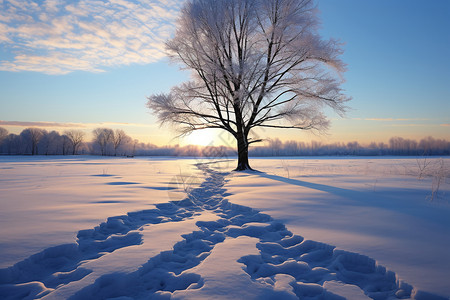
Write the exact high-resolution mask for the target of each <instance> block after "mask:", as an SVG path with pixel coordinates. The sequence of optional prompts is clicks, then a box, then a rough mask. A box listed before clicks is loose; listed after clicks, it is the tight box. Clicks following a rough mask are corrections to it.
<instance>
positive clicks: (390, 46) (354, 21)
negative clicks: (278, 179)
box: [0, 0, 450, 145]
mask: <svg viewBox="0 0 450 300" xmlns="http://www.w3.org/2000/svg"><path fill="white" fill-rule="evenodd" d="M182 2H183V1H177V0H170V1H169V0H168V1H156V0H154V1H124V0H108V1H106V0H105V1H88V0H80V1H68V0H67V1H13V0H7V1H5V0H4V1H0V107H1V109H0V126H2V127H4V128H6V129H8V130H9V131H10V132H14V133H18V132H20V131H21V130H22V129H23V128H25V127H29V126H38V127H41V128H46V129H47V130H53V129H57V130H60V131H63V130H65V129H68V128H80V129H83V130H85V131H87V132H89V131H90V130H92V129H93V128H95V127H99V126H106V127H111V128H122V129H124V130H125V131H126V132H127V133H128V134H130V135H131V136H133V137H134V138H138V139H139V140H142V141H145V142H152V143H156V144H159V145H162V144H168V143H172V144H173V143H177V142H179V141H178V140H172V137H173V136H175V135H176V134H175V133H174V132H173V131H171V129H170V128H163V129H160V128H159V126H158V125H157V124H156V122H155V118H154V117H153V116H152V115H151V114H150V112H149V111H148V110H147V109H146V107H145V103H146V96H149V95H151V94H153V93H159V92H167V91H168V90H169V89H170V87H171V86H173V85H176V84H178V83H180V82H182V81H184V80H186V79H187V78H188V74H187V73H186V72H182V71H180V70H179V69H178V67H177V66H175V65H171V64H169V63H168V60H167V58H165V55H164V49H163V42H164V41H165V40H166V39H167V38H168V37H170V36H171V35H172V34H173V31H174V24H175V20H176V15H177V12H178V11H179V7H180V6H181V4H182ZM317 3H318V8H319V9H320V11H321V13H320V16H321V20H322V28H321V33H322V35H323V36H324V37H334V38H337V39H340V40H341V41H342V42H343V43H344V46H343V48H344V49H345V53H344V55H343V56H342V59H343V60H344V61H345V62H346V63H347V65H348V71H347V72H346V73H345V74H344V76H345V79H346V83H345V84H344V86H343V87H344V88H345V90H346V92H347V94H348V95H350V96H352V97H353V100H352V101H351V102H349V103H348V105H349V106H350V110H349V112H348V114H347V116H346V118H345V119H341V118H339V117H338V116H336V115H334V114H333V113H331V112H329V116H330V118H331V119H332V126H331V128H330V130H329V132H328V134H327V135H323V136H317V135H313V134H311V133H308V132H299V131H294V130H293V131H285V130H283V131H281V132H280V131H265V132H261V133H260V134H261V135H266V137H271V136H274V135H275V136H277V137H280V138H282V139H295V140H302V141H309V140H312V139H313V140H321V141H323V142H334V141H344V142H347V141H353V140H357V141H360V142H362V143H366V142H369V141H385V142H386V141H388V139H389V138H390V137H392V136H403V137H405V138H414V139H419V138H422V137H425V136H434V137H436V138H446V139H450V117H449V115H450V55H449V53H450V1H448V0H433V1H417V0H395V1H392V0H381V1H361V0H340V1H335V0H319V1H317ZM205 135H207V133H206V134H205ZM208 138H209V137H208ZM198 139H202V134H201V132H200V133H198V134H196V138H192V139H190V140H187V141H181V142H196V141H197V140H198ZM204 139H205V138H204V137H203V140H204Z"/></svg>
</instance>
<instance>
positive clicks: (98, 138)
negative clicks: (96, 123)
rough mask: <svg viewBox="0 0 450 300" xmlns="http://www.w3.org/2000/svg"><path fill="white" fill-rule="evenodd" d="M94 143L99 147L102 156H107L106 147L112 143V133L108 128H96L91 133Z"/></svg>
mask: <svg viewBox="0 0 450 300" xmlns="http://www.w3.org/2000/svg"><path fill="white" fill-rule="evenodd" d="M92 134H93V135H94V143H96V144H98V145H99V146H100V152H101V153H102V156H104V155H106V154H107V150H108V146H109V145H111V144H112V143H113V138H114V131H113V130H112V129H109V128H96V129H94V130H93V131H92Z"/></svg>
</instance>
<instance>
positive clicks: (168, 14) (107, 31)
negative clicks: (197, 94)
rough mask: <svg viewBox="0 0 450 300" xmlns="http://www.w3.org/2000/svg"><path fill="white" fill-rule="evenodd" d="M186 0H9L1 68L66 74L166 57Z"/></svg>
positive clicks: (1, 17)
mask: <svg viewBox="0 0 450 300" xmlns="http://www.w3.org/2000/svg"><path fill="white" fill-rule="evenodd" d="M182 2H183V1H181V0H141V1H131V0H104V1H92V0H78V1H73V0H45V1H37V0H32V1H31V0H24V1H19V0H4V1H1V2H0V45H1V46H2V48H3V51H4V52H5V53H7V56H6V57H7V58H6V59H5V58H0V70H3V71H36V72H43V73H47V74H65V73H69V72H71V71H76V70H83V71H90V72H101V71H103V70H104V69H105V68H107V67H114V66H120V65H129V64H134V63H138V64H145V63H151V62H154V61H157V60H158V59H160V58H162V57H164V56H165V54H164V41H165V40H166V39H167V38H169V37H170V36H171V34H172V33H173V32H174V23H175V19H176V17H177V15H178V12H179V10H180V7H181V4H182Z"/></svg>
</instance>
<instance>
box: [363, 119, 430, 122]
mask: <svg viewBox="0 0 450 300" xmlns="http://www.w3.org/2000/svg"><path fill="white" fill-rule="evenodd" d="M359 120H360V119H359ZM364 120H365V121H377V122H393V121H427V120H428V119H417V118H412V119H408V118H366V119H364Z"/></svg>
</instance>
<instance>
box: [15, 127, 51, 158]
mask: <svg viewBox="0 0 450 300" xmlns="http://www.w3.org/2000/svg"><path fill="white" fill-rule="evenodd" d="M46 133H47V131H46V130H43V129H40V128H27V129H24V130H23V131H22V132H21V133H20V136H21V137H22V138H23V139H24V140H25V141H26V142H25V143H29V146H30V150H31V155H36V154H38V144H39V141H40V140H41V138H42V137H43V136H44V135H45V134H46Z"/></svg>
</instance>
